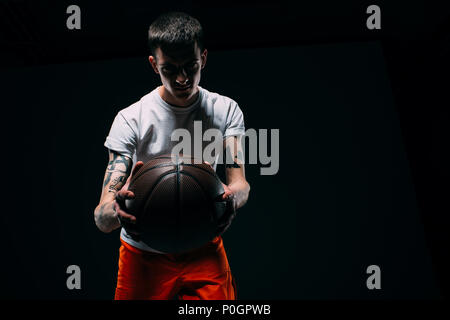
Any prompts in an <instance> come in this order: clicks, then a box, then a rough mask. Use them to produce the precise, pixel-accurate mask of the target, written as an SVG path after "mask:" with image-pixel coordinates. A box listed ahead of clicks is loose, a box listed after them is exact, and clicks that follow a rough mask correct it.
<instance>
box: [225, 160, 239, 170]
mask: <svg viewBox="0 0 450 320" xmlns="http://www.w3.org/2000/svg"><path fill="white" fill-rule="evenodd" d="M225 167H226V168H240V167H241V166H240V165H238V164H237V162H234V161H233V163H232V164H230V163H227V164H226V165H225Z"/></svg>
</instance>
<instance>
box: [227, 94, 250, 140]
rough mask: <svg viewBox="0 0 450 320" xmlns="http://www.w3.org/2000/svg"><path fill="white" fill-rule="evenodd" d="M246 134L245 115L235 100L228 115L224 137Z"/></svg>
mask: <svg viewBox="0 0 450 320" xmlns="http://www.w3.org/2000/svg"><path fill="white" fill-rule="evenodd" d="M244 134H245V124H244V115H243V113H242V110H241V108H239V105H238V104H237V103H236V102H234V103H233V105H232V107H231V108H230V112H229V113H228V115H227V121H226V125H225V133H224V135H223V136H224V138H225V137H228V136H239V135H244Z"/></svg>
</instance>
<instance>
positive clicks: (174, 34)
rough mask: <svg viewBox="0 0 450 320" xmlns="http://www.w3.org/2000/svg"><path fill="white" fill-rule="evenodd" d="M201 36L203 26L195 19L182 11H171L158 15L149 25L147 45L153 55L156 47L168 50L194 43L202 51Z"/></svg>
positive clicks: (202, 35)
mask: <svg viewBox="0 0 450 320" xmlns="http://www.w3.org/2000/svg"><path fill="white" fill-rule="evenodd" d="M203 37H204V34H203V28H202V26H201V25H200V22H199V21H198V20H197V19H195V18H194V17H191V16H190V15H188V14H186V13H184V12H178V11H172V12H168V13H164V14H162V15H160V16H159V17H157V18H156V20H155V21H154V22H153V23H152V24H151V25H150V28H149V29H148V46H149V49H150V53H151V54H152V55H153V56H155V51H156V49H157V48H160V49H161V50H162V51H164V52H170V51H172V50H177V49H180V48H185V47H187V46H194V45H195V43H197V45H198V47H199V48H200V51H201V52H203V49H204V42H203V41H204V39H203Z"/></svg>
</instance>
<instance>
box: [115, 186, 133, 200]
mask: <svg viewBox="0 0 450 320" xmlns="http://www.w3.org/2000/svg"><path fill="white" fill-rule="evenodd" d="M135 197H136V196H135V195H134V193H133V191H130V190H123V189H122V190H120V191H119V192H117V193H116V200H118V201H120V202H121V203H123V202H124V201H125V200H126V199H134V198H135Z"/></svg>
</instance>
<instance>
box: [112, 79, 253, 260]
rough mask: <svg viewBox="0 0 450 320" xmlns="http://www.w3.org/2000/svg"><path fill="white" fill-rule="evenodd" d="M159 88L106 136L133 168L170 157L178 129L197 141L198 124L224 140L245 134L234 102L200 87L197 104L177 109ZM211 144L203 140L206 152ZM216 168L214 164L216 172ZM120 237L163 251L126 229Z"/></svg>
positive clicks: (120, 118) (130, 109) (121, 114)
mask: <svg viewBox="0 0 450 320" xmlns="http://www.w3.org/2000/svg"><path fill="white" fill-rule="evenodd" d="M158 88H159V87H158ZM158 88H155V89H154V90H153V91H151V92H150V93H148V94H147V95H145V96H143V97H142V98H141V99H140V100H139V101H137V102H135V103H133V104H132V105H130V106H129V107H127V108H125V109H122V110H121V111H119V113H118V114H117V115H116V117H115V119H114V122H113V124H112V126H111V130H110V132H109V134H108V136H107V137H106V141H105V144H104V145H105V147H107V148H108V149H110V150H113V151H116V152H118V153H120V154H122V155H124V156H127V157H129V158H131V159H132V160H133V165H134V164H135V163H136V162H137V161H143V162H144V163H145V162H147V161H148V160H150V158H152V157H154V156H157V155H161V154H170V153H171V150H172V147H174V146H175V145H176V144H178V143H179V142H178V141H171V134H172V132H173V131H174V130H175V129H177V128H184V129H187V130H188V131H189V132H190V134H191V137H192V138H194V121H201V124H202V133H204V132H205V131H206V130H207V129H210V128H215V129H218V130H220V132H221V133H222V135H223V137H224V138H225V137H228V136H236V135H244V134H245V126H244V116H243V114H242V111H241V109H240V108H239V106H238V104H237V103H236V102H235V101H234V100H233V99H231V98H228V97H226V96H223V95H220V94H218V93H214V92H210V91H208V90H206V89H204V88H202V87H200V86H198V89H199V95H198V98H197V99H196V101H195V102H194V103H192V104H191V105H190V106H187V107H175V106H173V105H171V104H168V103H167V102H165V101H164V100H163V99H162V98H161V96H160V95H159V90H158ZM209 143H211V142H210V141H203V149H204V148H205V146H206V145H208V144H209ZM203 149H202V150H203ZM216 165H217V163H216V162H215V163H212V166H213V167H214V170H215V169H216ZM120 237H121V238H122V240H124V241H125V242H127V243H128V244H130V245H132V246H134V247H137V248H139V249H141V250H146V251H151V252H159V251H157V250H155V249H152V248H151V247H150V246H148V245H146V244H145V243H143V242H142V241H139V242H138V241H134V240H133V239H132V238H131V237H130V236H129V235H128V234H127V232H126V231H125V229H124V228H122V230H121V233H120Z"/></svg>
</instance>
